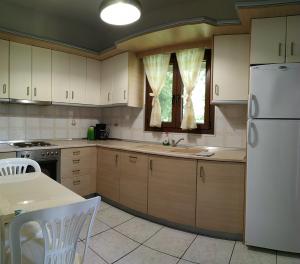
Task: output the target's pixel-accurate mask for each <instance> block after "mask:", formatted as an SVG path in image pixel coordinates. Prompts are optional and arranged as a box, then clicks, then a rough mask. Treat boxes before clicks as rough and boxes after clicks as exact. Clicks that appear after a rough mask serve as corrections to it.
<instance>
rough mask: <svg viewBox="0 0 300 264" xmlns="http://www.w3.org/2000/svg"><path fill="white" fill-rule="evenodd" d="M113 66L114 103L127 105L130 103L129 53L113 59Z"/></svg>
mask: <svg viewBox="0 0 300 264" xmlns="http://www.w3.org/2000/svg"><path fill="white" fill-rule="evenodd" d="M113 65H114V67H113V72H114V76H113V90H112V103H113V104H125V103H127V102H128V53H123V54H120V55H117V56H115V57H113Z"/></svg>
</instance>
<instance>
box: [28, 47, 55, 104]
mask: <svg viewBox="0 0 300 264" xmlns="http://www.w3.org/2000/svg"><path fill="white" fill-rule="evenodd" d="M32 100H37V101H51V100H52V99H51V50H50V49H43V48H38V47H32Z"/></svg>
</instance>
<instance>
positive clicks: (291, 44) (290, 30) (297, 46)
mask: <svg viewBox="0 0 300 264" xmlns="http://www.w3.org/2000/svg"><path fill="white" fill-rule="evenodd" d="M299 28H300V16H289V17H287V35H286V61H287V62H300V33H299Z"/></svg>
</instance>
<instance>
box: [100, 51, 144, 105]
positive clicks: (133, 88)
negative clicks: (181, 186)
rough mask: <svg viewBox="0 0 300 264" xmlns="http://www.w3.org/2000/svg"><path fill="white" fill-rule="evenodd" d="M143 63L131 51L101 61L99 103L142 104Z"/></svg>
mask: <svg viewBox="0 0 300 264" xmlns="http://www.w3.org/2000/svg"><path fill="white" fill-rule="evenodd" d="M143 80H144V74H143V65H142V61H141V60H140V59H139V58H137V57H136V56H135V54H133V53H131V52H126V53H122V54H120V55H117V56H114V57H112V58H109V59H106V60H104V61H102V67H101V90H100V97H101V105H127V106H132V107H142V106H143V91H144V89H143V87H144V85H143Z"/></svg>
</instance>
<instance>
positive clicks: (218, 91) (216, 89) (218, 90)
mask: <svg viewBox="0 0 300 264" xmlns="http://www.w3.org/2000/svg"><path fill="white" fill-rule="evenodd" d="M219 94H220V87H219V85H217V84H216V85H215V95H219Z"/></svg>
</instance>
